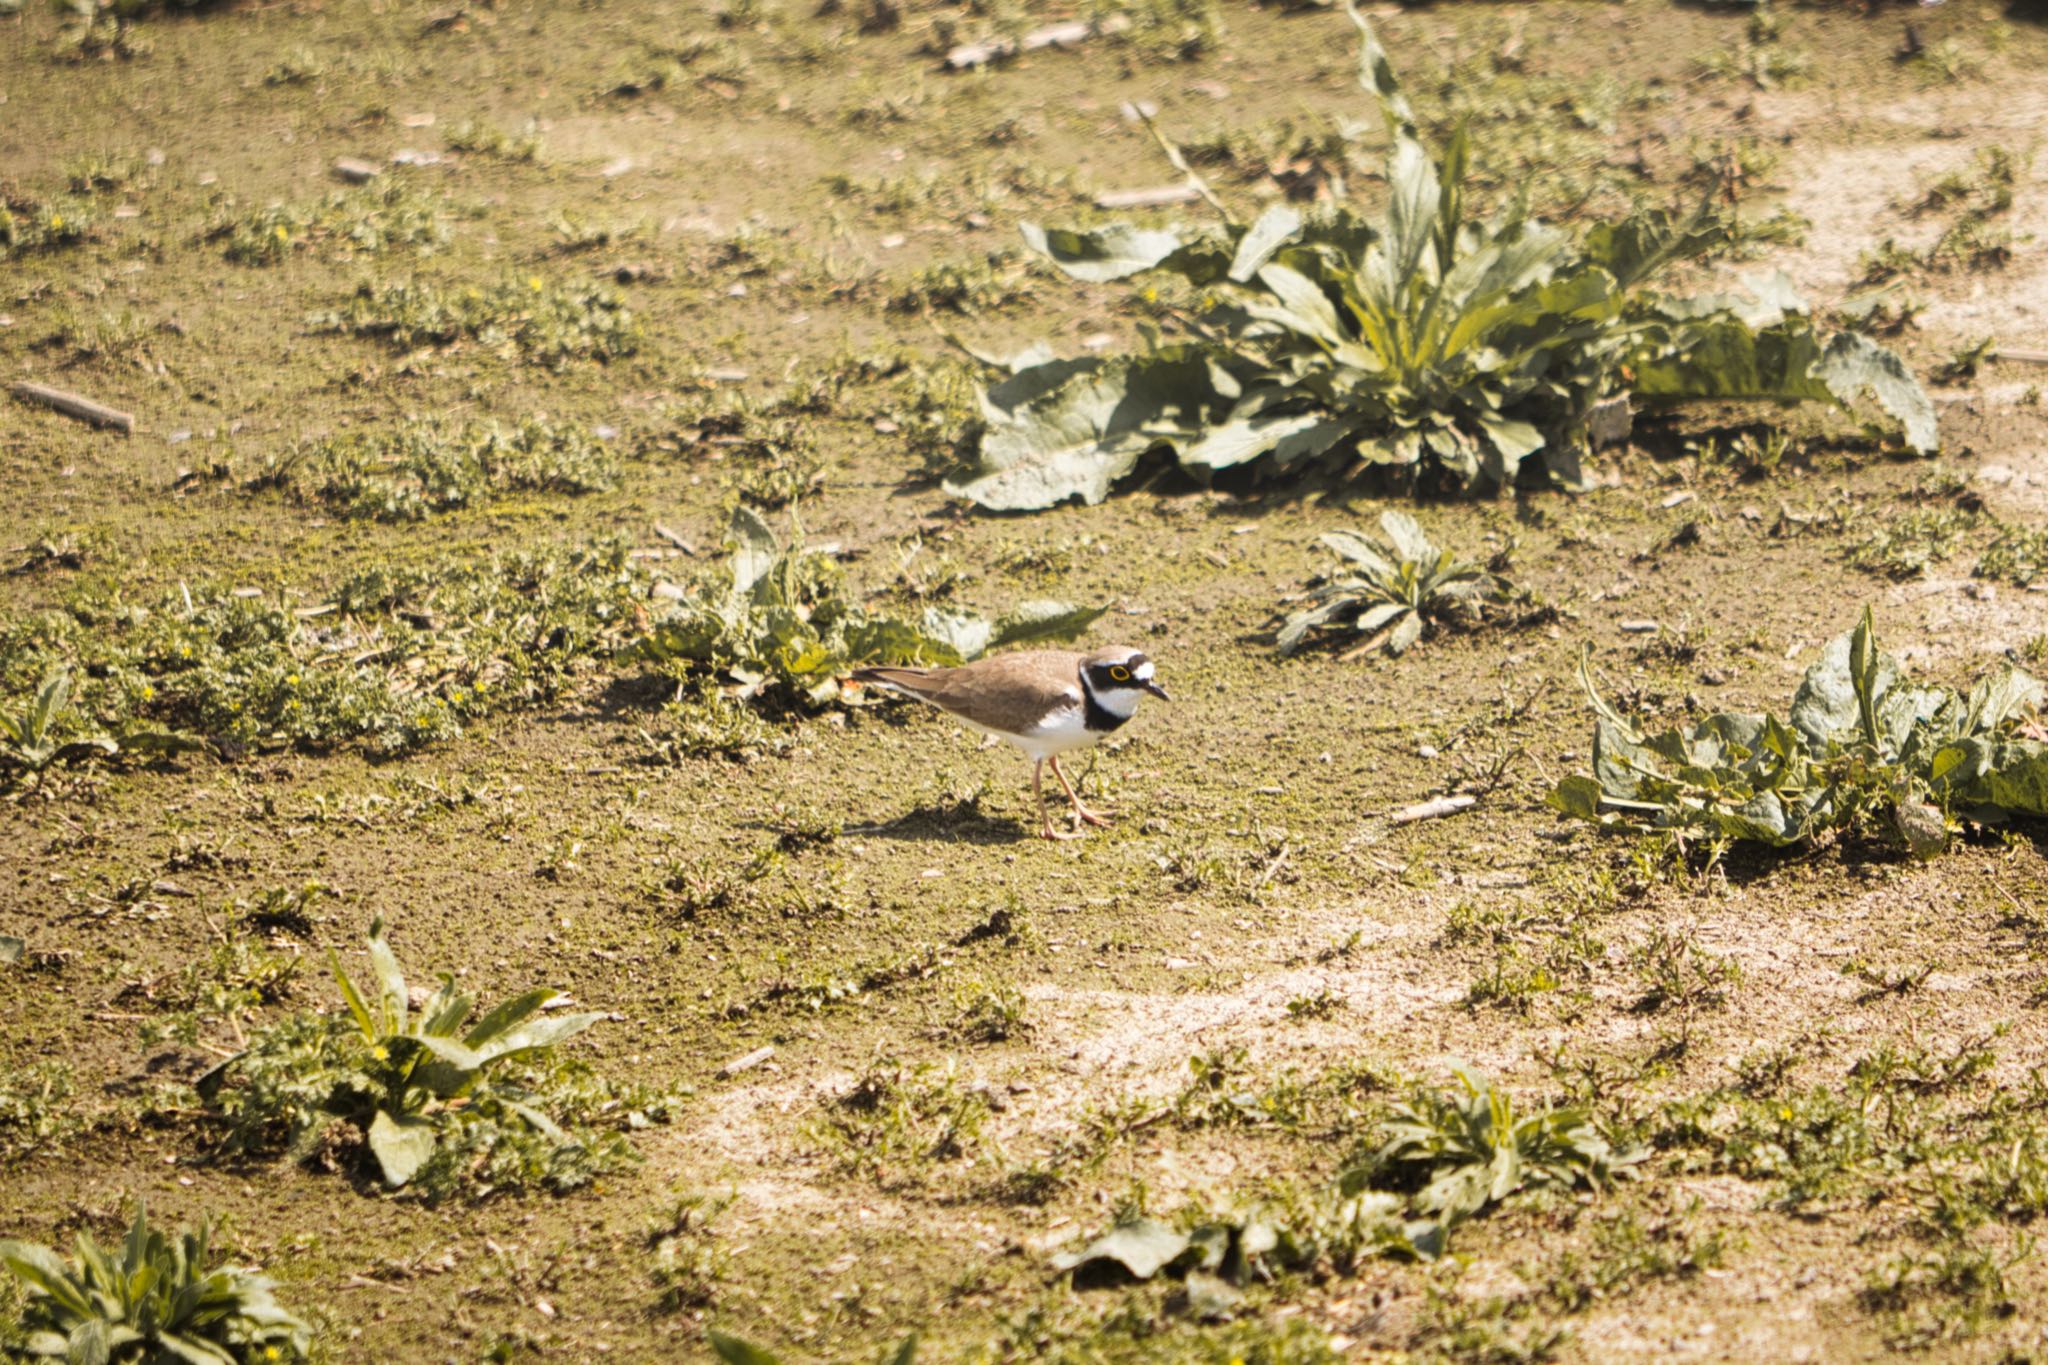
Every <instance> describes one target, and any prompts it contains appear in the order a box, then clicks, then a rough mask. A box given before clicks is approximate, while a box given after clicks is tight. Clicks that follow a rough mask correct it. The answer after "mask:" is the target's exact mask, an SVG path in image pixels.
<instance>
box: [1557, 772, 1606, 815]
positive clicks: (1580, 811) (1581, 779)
mask: <svg viewBox="0 0 2048 1365" xmlns="http://www.w3.org/2000/svg"><path fill="white" fill-rule="evenodd" d="M1600 796H1601V792H1600V784H1599V783H1598V782H1596V781H1595V780H1594V779H1592V778H1590V777H1585V776H1581V775H1576V774H1575V775H1573V776H1570V777H1566V778H1564V779H1562V780H1561V781H1559V782H1558V784H1557V785H1556V786H1555V787H1553V788H1552V789H1551V792H1550V804H1551V805H1552V806H1554V807H1556V808H1557V809H1558V810H1561V811H1563V812H1564V813H1565V814H1566V815H1575V816H1577V817H1578V818H1579V819H1581V820H1598V819H1599V818H1600Z"/></svg>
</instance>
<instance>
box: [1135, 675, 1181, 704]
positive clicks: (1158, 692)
mask: <svg viewBox="0 0 2048 1365" xmlns="http://www.w3.org/2000/svg"><path fill="white" fill-rule="evenodd" d="M1140 686H1142V687H1143V688H1144V689H1145V690H1146V691H1147V692H1150V693H1151V694H1152V695H1153V696H1155V697H1157V698H1159V700H1161V701H1172V700H1173V698H1172V697H1169V696H1167V695H1166V689H1165V688H1163V687H1161V686H1160V685H1159V684H1158V683H1156V682H1154V681H1153V680H1152V679H1150V678H1147V679H1145V681H1144V682H1143V683H1141V684H1140Z"/></svg>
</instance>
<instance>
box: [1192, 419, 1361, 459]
mask: <svg viewBox="0 0 2048 1365" xmlns="http://www.w3.org/2000/svg"><path fill="white" fill-rule="evenodd" d="M1347 429H1348V428H1347V427H1346V426H1345V424H1344V423H1342V422H1337V421H1332V420H1331V419H1330V418H1328V417H1326V416H1325V415H1323V414H1322V413H1321V412H1314V411H1311V412H1297V413H1282V414H1279V415H1266V414H1260V415H1258V416H1253V417H1233V418H1231V419H1230V420H1229V421H1226V422H1223V423H1222V424H1220V425H1218V426H1213V427H1210V428H1209V429H1208V430H1207V431H1205V432H1203V433H1202V435H1201V436H1199V437H1198V438H1196V439H1195V440H1192V441H1189V442H1187V443H1186V444H1185V445H1183V446H1182V447H1181V450H1180V459H1181V463H1182V464H1184V465H1188V466H1190V467H1192V468H1195V469H1198V470H1203V471H1214V470H1218V469H1229V468H1231V467H1233V466H1235V465H1241V464H1244V463H1246V462H1247V461H1250V460H1255V459H1257V458H1259V457H1260V456H1261V455H1270V454H1275V453H1278V452H1279V451H1280V450H1281V449H1282V447H1284V446H1288V445H1289V444H1290V443H1293V444H1294V445H1296V446H1299V447H1301V448H1302V450H1303V453H1305V454H1320V453H1321V452H1322V450H1326V449H1328V448H1329V447H1330V446H1331V445H1333V444H1335V443H1336V442H1337V441H1339V440H1341V439H1342V438H1343V436H1344V434H1345V432H1346V430H1347ZM1296 458H1299V456H1297V457H1296Z"/></svg>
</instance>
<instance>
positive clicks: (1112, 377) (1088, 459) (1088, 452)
mask: <svg viewBox="0 0 2048 1365" xmlns="http://www.w3.org/2000/svg"><path fill="white" fill-rule="evenodd" d="M1148 378H1151V379H1153V381H1154V382H1152V383H1146V382H1144V381H1145V380H1146V379H1148ZM1161 387H1162V385H1161V384H1160V383H1159V382H1158V377H1157V376H1153V375H1150V374H1149V370H1148V368H1147V367H1144V366H1141V365H1104V366H1100V367H1096V368H1093V369H1090V370H1087V371H1085V372H1082V373H1078V374H1075V375H1074V376H1073V377H1072V378H1070V379H1068V380H1067V382H1065V383H1064V384H1062V385H1061V386H1060V387H1059V388H1058V389H1056V390H1054V391H1052V392H1050V393H1047V394H1045V395H1043V396H1042V397H1038V398H1035V399H1032V400H1029V401H1026V402H1022V403H1020V404H1018V405H1017V406H1015V407H1010V408H1003V407H998V406H995V405H994V403H995V399H996V392H997V391H995V390H991V391H990V393H989V398H990V400H991V403H990V407H989V422H988V431H987V433H986V434H985V435H984V436H983V438H982V444H981V467H980V469H979V470H978V471H977V472H976V473H975V474H974V475H973V476H972V477H969V478H966V479H961V480H949V481H948V482H947V484H946V491H947V492H949V493H952V494H953V495H954V496H956V497H963V498H969V499H972V500H973V501H974V502H976V503H978V504H980V505H981V506H983V507H986V508H989V509H991V510H993V511H998V512H1018V511H1033V510H1036V509H1039V508H1045V507H1052V506H1055V505H1056V504H1058V503H1062V502H1065V501H1067V500H1068V499H1069V498H1080V499H1081V500H1082V501H1083V502H1088V503H1097V502H1101V501H1102V500H1103V499H1104V498H1106V497H1108V496H1109V490H1110V488H1111V486H1113V485H1114V484H1115V483H1116V481H1117V480H1118V479H1121V478H1122V477H1124V475H1126V474H1128V473H1130V472H1131V470H1132V469H1133V468H1135V467H1136V466H1137V463H1138V458H1139V457H1140V456H1142V455H1143V454H1144V453H1145V452H1146V451H1147V450H1150V449H1151V448H1152V447H1154V446H1156V445H1159V444H1160V443H1162V442H1164V441H1166V440H1167V439H1168V438H1169V437H1171V436H1175V435H1180V434H1183V428H1182V427H1181V426H1180V425H1179V424H1178V423H1176V422H1174V421H1173V420H1171V414H1173V413H1174V411H1175V409H1174V407H1173V405H1172V403H1171V401H1170V399H1169V397H1168V395H1167V394H1164V393H1162V392H1160V389H1161Z"/></svg>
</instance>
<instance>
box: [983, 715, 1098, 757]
mask: <svg viewBox="0 0 2048 1365" xmlns="http://www.w3.org/2000/svg"><path fill="white" fill-rule="evenodd" d="M962 719H965V717H962ZM967 723H968V724H969V725H974V722H973V721H971V720H970V721H968V722H967ZM974 728H975V729H977V730H979V731H981V732H982V733H983V734H986V735H994V736H995V737H996V738H998V739H1006V740H1008V741H1010V743H1012V744H1014V745H1016V746H1017V747H1018V748H1019V749H1022V750H1023V751H1024V756H1025V757H1026V758H1029V759H1032V760H1033V761H1038V760H1041V759H1047V758H1055V757H1058V756H1059V755H1060V754H1065V753H1072V752H1073V751H1074V750H1076V749H1085V748H1087V747H1088V746H1089V745H1091V744H1093V743H1095V742H1096V741H1097V740H1099V739H1101V738H1102V736H1101V735H1100V734H1098V733H1097V732H1095V731H1094V730H1091V729H1089V728H1088V722H1087V714H1086V712H1084V711H1083V710H1082V708H1081V704H1080V703H1079V702H1075V703H1074V704H1073V705H1072V706H1069V707H1064V708H1062V709H1060V710H1058V711H1055V712H1053V713H1052V714H1051V715H1049V716H1047V717H1046V718H1045V719H1044V720H1042V721H1040V722H1039V723H1038V724H1037V725H1036V726H1034V727H1032V728H1031V729H1030V730H1027V731H1026V732H1024V733H1023V734H1021V735H1006V734H1004V733H1003V732H1002V731H1000V730H991V729H989V728H988V727H987V726H985V725H974Z"/></svg>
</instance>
